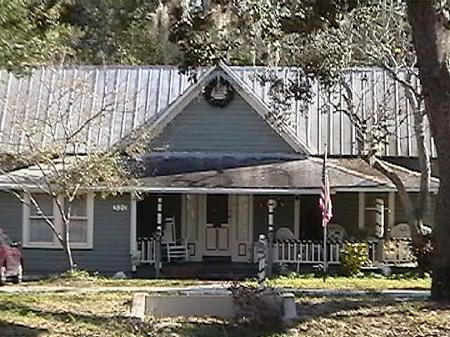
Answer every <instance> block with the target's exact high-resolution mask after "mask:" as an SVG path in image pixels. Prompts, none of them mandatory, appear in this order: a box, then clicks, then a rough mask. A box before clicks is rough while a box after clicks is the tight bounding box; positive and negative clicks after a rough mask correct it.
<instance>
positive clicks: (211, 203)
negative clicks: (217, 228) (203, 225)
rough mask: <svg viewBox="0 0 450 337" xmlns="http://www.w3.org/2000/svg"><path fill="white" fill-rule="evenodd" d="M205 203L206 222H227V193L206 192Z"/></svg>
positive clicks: (217, 223) (218, 223)
mask: <svg viewBox="0 0 450 337" xmlns="http://www.w3.org/2000/svg"><path fill="white" fill-rule="evenodd" d="M206 205H207V207H206V208H207V212H206V213H207V214H206V221H207V223H209V224H213V225H220V224H226V223H228V195H226V194H208V197H207V201H206Z"/></svg>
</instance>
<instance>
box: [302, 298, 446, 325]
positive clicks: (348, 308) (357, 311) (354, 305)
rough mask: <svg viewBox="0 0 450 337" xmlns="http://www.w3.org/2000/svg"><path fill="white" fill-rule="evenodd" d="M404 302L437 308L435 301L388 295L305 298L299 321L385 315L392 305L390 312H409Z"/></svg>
mask: <svg viewBox="0 0 450 337" xmlns="http://www.w3.org/2000/svg"><path fill="white" fill-rule="evenodd" d="M402 303H418V304H420V307H421V310H431V309H433V308H434V309H437V308H438V307H437V306H436V304H435V303H433V302H431V301H429V300H417V299H416V300H414V299H411V300H408V299H395V298H386V297H371V296H369V297H362V298H355V297H351V298H350V297H349V298H333V299H329V298H324V300H323V301H320V300H319V301H317V299H316V300H314V299H312V298H311V299H308V298H304V299H303V300H302V301H301V302H300V303H297V313H298V314H299V319H298V322H299V323H302V322H307V321H311V320H314V319H316V318H333V319H344V318H346V317H352V318H354V319H358V317H360V318H362V317H373V318H376V317H383V316H385V315H386V314H387V312H386V311H385V310H384V309H386V307H388V306H392V308H391V309H390V310H389V314H408V312H409V309H408V307H405V306H401V304H402ZM439 308H440V309H450V305H449V304H448V305H444V306H442V305H440V307H439Z"/></svg>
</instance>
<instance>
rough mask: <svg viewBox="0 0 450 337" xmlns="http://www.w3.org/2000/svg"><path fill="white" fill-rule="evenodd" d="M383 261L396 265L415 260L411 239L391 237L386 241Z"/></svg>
mask: <svg viewBox="0 0 450 337" xmlns="http://www.w3.org/2000/svg"><path fill="white" fill-rule="evenodd" d="M383 262H384V263H386V264H389V265H394V266H395V265H399V264H408V263H412V262H415V257H414V254H413V251H412V249H411V240H407V239H390V240H386V241H384V249H383Z"/></svg>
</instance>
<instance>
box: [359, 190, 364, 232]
mask: <svg viewBox="0 0 450 337" xmlns="http://www.w3.org/2000/svg"><path fill="white" fill-rule="evenodd" d="M365 222H366V193H365V192H358V229H359V230H361V229H363V228H364V226H365Z"/></svg>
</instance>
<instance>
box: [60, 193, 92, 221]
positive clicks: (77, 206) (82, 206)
mask: <svg viewBox="0 0 450 337" xmlns="http://www.w3.org/2000/svg"><path fill="white" fill-rule="evenodd" d="M64 206H65V209H66V212H67V210H68V208H69V202H68V201H67V200H65V201H64ZM70 206H71V211H70V215H71V217H77V216H87V211H86V197H78V198H76V199H75V200H73V201H72V203H71V205H70Z"/></svg>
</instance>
